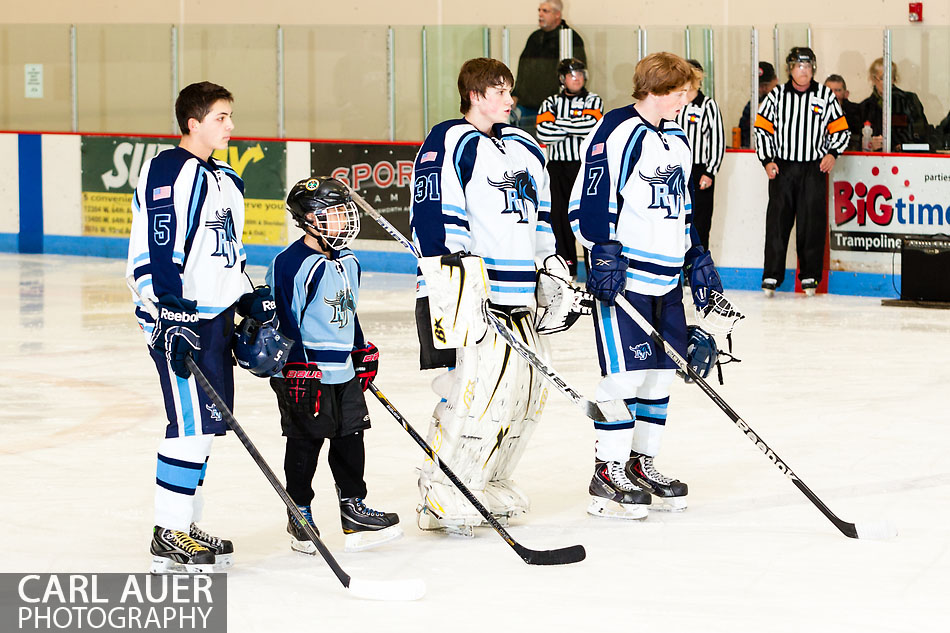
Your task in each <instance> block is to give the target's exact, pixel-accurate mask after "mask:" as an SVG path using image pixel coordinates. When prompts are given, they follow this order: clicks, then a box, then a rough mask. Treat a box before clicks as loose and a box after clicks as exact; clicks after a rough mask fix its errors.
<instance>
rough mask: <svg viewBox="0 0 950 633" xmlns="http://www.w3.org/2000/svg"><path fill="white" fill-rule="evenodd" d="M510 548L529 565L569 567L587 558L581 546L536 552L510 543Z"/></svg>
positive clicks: (518, 544)
mask: <svg viewBox="0 0 950 633" xmlns="http://www.w3.org/2000/svg"><path fill="white" fill-rule="evenodd" d="M511 547H512V548H514V550H515V551H516V552H518V556H520V557H521V559H522V560H524V562H526V563H528V564H529V565H570V564H571V563H579V562H581V561H582V560H584V559H585V558H587V550H585V549H584V546H583V545H571V546H569V547H562V548H561V549H545V550H536V549H528V548H527V547H524V546H523V545H521V544H520V543H512V544H511Z"/></svg>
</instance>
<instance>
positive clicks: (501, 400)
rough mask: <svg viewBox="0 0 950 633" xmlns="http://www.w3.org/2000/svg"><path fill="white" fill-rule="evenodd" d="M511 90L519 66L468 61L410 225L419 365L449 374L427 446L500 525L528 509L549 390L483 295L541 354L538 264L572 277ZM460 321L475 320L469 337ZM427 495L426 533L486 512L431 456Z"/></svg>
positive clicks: (470, 522) (454, 527)
mask: <svg viewBox="0 0 950 633" xmlns="http://www.w3.org/2000/svg"><path fill="white" fill-rule="evenodd" d="M512 83H513V77H512V75H511V71H509V70H508V68H507V67H506V66H505V65H504V64H502V63H501V62H499V61H497V60H493V59H487V58H478V59H471V60H468V61H467V62H465V64H463V66H462V69H461V71H460V73H459V80H458V85H459V95H460V98H461V107H460V110H461V112H462V114H463V118H461V119H455V120H450V121H445V122H443V123H440V124H438V125H436V126H435V127H434V128H433V129H432V131H431V132H430V133H429V135H428V136H427V137H426V140H425V142H424V143H423V145H422V147H421V148H420V150H419V154H418V155H417V156H416V161H415V166H414V168H413V187H414V196H413V202H412V209H411V220H410V223H411V227H412V235H413V240H414V242H415V245H416V248H417V249H418V251H419V252H420V253H421V257H420V259H419V266H420V276H419V282H418V286H417V287H418V292H417V303H416V318H417V327H418V331H419V340H420V347H421V355H420V364H421V366H422V369H432V368H437V367H447V368H449V372H448V373H446V374H443V375H441V376H439V377H438V378H436V379H435V381H433V389H434V390H435V391H436V393H437V394H439V396H440V397H441V398H442V400H441V402H440V404H439V405H438V406H437V407H436V411H435V413H434V415H433V420H432V425H431V427H430V431H429V443H430V444H431V445H432V446H433V447H435V448H436V450H437V451H438V453H439V457H440V459H442V460H443V461H444V462H445V463H446V464H448V465H449V466H450V467H451V468H452V470H453V471H455V473H456V474H457V475H458V476H459V478H460V479H462V481H463V482H464V483H465V484H466V486H468V487H469V488H470V489H471V490H472V491H473V492H474V493H475V495H476V496H478V497H479V498H480V499H481V500H483V501H484V502H485V505H486V506H487V507H488V508H489V509H490V510H491V511H492V513H493V514H494V515H496V516H498V517H500V518H503V519H504V518H507V517H509V516H511V515H514V514H519V513H522V512H524V511H526V510H527V509H528V499H527V497H526V496H525V494H524V493H523V492H522V491H521V490H519V489H518V488H517V486H515V485H514V483H513V482H512V481H511V473H512V471H513V470H514V467H515V465H516V464H517V462H518V459H519V458H520V456H521V453H522V451H523V450H524V447H525V445H526V443H527V441H528V438H529V436H530V434H531V432H532V430H533V428H534V426H535V424H536V422H537V420H538V418H539V416H540V413H541V408H542V407H543V404H544V396H545V395H546V392H547V390H546V388H545V386H544V385H542V384H541V383H540V379H539V378H538V377H537V372H533V371H531V369H530V368H529V366H528V365H527V364H526V363H525V362H524V361H522V360H521V358H520V357H518V356H517V355H516V354H514V353H510V350H508V348H507V347H506V346H505V344H504V342H503V341H501V340H500V339H499V340H495V336H494V335H493V334H492V333H490V332H489V333H487V334H486V325H485V324H484V322H482V321H481V319H480V317H479V313H478V309H479V304H480V301H479V300H478V296H477V295H478V294H479V293H480V294H481V296H482V297H485V296H487V298H488V299H489V300H490V301H491V305H492V306H493V308H494V309H496V310H497V312H498V315H499V317H501V318H502V319H503V320H506V321H507V323H508V325H509V326H510V327H512V329H513V330H514V331H515V332H516V333H517V335H518V336H520V337H522V338H523V339H524V340H525V342H526V344H527V345H529V346H530V347H532V348H533V349H535V350H536V351H537V353H539V354H540V355H542V356H544V355H545V348H546V346H545V345H544V344H543V343H542V342H541V341H540V340H539V339H538V335H537V331H536V328H535V323H534V308H535V280H536V277H537V269H538V268H539V267H541V266H543V265H544V264H545V260H546V259H549V258H550V259H549V262H548V263H549V264H550V265H553V262H555V261H557V262H558V267H559V270H560V271H563V272H562V274H566V265H565V264H564V263H563V260H560V259H559V258H557V257H556V256H555V255H554V235H553V233H552V231H551V225H550V198H549V193H548V179H547V172H546V171H545V169H544V154H543V153H542V151H541V148H540V147H539V146H538V144H537V142H536V141H535V140H534V139H533V138H532V137H531V136H530V135H528V134H526V133H525V132H523V131H522V130H520V129H518V128H516V127H512V126H509V125H507V124H506V122H507V121H508V115H509V113H510V110H511V107H512V104H513V101H512V98H511V86H512ZM423 273H424V274H423ZM460 277H464V280H463V281H462V282H461V286H462V287H463V288H464V289H465V291H466V292H472V293H475V299H474V300H473V301H472V302H471V303H468V302H467V299H464V297H463V296H462V295H460V294H459V286H460V284H459V283H457V282H456V281H453V280H458V279H459V278H460ZM486 286H487V289H486ZM463 294H464V293H463ZM465 296H468V295H465ZM457 302H458V303H457ZM446 304H451V306H450V308H449V310H450V311H452V312H453V314H454V315H455V316H454V317H453V318H454V319H455V320H454V321H453V323H454V324H455V325H454V327H453V324H450V323H449V321H448V319H443V318H441V317H440V316H439V315H438V314H436V310H437V309H439V306H442V305H446ZM456 306H462V307H461V309H456ZM430 308H431V311H430ZM460 322H465V323H467V324H469V325H471V328H472V329H471V335H470V336H466V332H464V331H461V330H462V329H463V328H461V327H460V326H459V325H458V323H460ZM455 339H458V341H459V342H458V343H455V342H453V340H455ZM479 340H481V343H479V344H477V345H476V344H475V343H476V342H477V341H479ZM419 488H420V492H421V495H422V505H421V506H420V508H419V525H420V527H422V528H423V529H439V528H444V529H447V530H448V531H452V532H457V533H462V534H465V535H472V534H473V528H474V526H476V525H478V524H479V523H480V522H481V520H482V517H481V516H480V515H479V514H478V512H477V511H476V510H475V509H474V508H473V507H472V506H471V505H470V504H469V502H468V501H467V500H465V498H464V497H463V496H462V495H461V494H460V493H458V491H457V490H456V489H455V488H454V487H453V486H452V484H451V483H450V482H449V481H448V480H447V479H446V478H445V477H444V475H443V474H442V473H441V471H440V469H439V468H437V467H435V465H434V464H433V463H432V462H431V461H427V463H426V464H425V465H424V466H423V468H422V473H421V476H420V479H419Z"/></svg>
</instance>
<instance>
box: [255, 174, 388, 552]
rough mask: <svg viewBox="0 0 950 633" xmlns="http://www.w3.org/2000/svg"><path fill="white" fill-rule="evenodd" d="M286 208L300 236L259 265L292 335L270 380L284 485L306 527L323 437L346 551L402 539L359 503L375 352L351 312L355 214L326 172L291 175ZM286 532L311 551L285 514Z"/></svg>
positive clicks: (284, 329) (355, 280)
mask: <svg viewBox="0 0 950 633" xmlns="http://www.w3.org/2000/svg"><path fill="white" fill-rule="evenodd" d="M287 210H288V211H289V212H290V214H291V215H292V216H293V218H294V220H296V221H297V225H298V226H300V228H301V229H303V231H304V235H303V237H301V238H300V239H299V240H297V241H296V242H294V243H293V244H291V245H290V246H288V247H287V248H286V249H284V251H283V252H281V253H280V255H278V256H277V257H276V258H275V259H274V261H273V263H272V264H271V266H270V269H269V270H268V271H267V280H268V283H269V284H270V285H271V287H273V288H274V297H275V300H276V303H277V314H278V323H279V329H280V331H281V333H282V334H284V335H286V336H287V337H288V338H291V339H293V340H294V341H298V342H297V343H296V344H295V345H294V346H293V348H292V349H291V350H290V355H289V358H288V362H287V364H286V365H285V367H284V372H283V373H284V375H283V377H274V378H271V387H272V388H273V390H274V392H275V393H276V394H277V405H278V407H279V409H280V423H281V428H282V430H283V434H284V435H285V436H286V437H287V446H286V452H285V454H284V474H285V476H286V478H287V492H288V494H289V495H290V497H291V498H292V499H293V500H294V503H296V504H297V507H298V508H299V509H300V511H301V513H303V515H304V516H305V517H306V518H307V520H308V521H309V522H310V523H311V525H313V514H312V510H311V507H310V503H311V501H312V499H313V496H314V492H313V488H312V481H313V476H314V474H315V472H316V468H317V458H318V456H319V454H320V449H321V447H322V446H323V442H324V439H329V440H330V450H329V456H328V458H327V461H328V462H329V464H330V470H331V472H332V473H333V479H334V481H335V482H336V489H337V494H338V497H339V504H340V519H341V523H342V526H343V532H344V533H345V534H346V535H347V537H346V546H345V549H346V551H357V550H360V549H366V548H368V547H373V546H376V545H379V544H381V543H384V542H387V541H390V540H393V539H396V538H399V537H400V536H402V530H401V528H400V527H399V525H398V523H399V517H398V516H396V515H395V514H393V513H389V512H379V511H377V510H373V509H372V508H369V507H367V506H366V504H365V503H364V501H363V499H364V498H365V497H366V482H365V481H364V480H363V470H364V465H365V449H364V446H363V431H364V430H366V429H368V428H369V426H370V420H369V412H368V410H367V408H366V400H365V398H364V396H363V392H364V391H365V390H366V388H367V387H368V385H369V382H370V381H371V380H373V378H374V377H375V376H376V371H377V367H378V364H379V351H378V350H377V349H376V346H375V345H373V344H372V343H370V342H368V341H366V340H365V339H364V338H363V331H362V328H361V327H360V323H359V319H358V317H357V316H356V304H357V302H358V299H359V281H360V266H359V262H358V261H357V259H356V255H354V253H353V251H351V250H349V249H348V248H347V246H348V245H349V244H350V242H352V241H353V239H354V238H355V237H356V234H357V233H359V228H360V224H359V216H358V214H357V211H356V205H355V204H354V203H353V201H352V200H351V199H350V195H349V192H348V190H347V189H346V186H345V185H343V183H341V182H339V181H338V180H335V179H333V178H308V179H306V180H301V181H300V182H298V183H297V184H296V185H294V186H293V188H292V189H291V190H290V193H289V194H288V195H287ZM288 514H289V513H288ZM314 527H316V526H314ZM287 531H288V532H289V533H290V535H291V537H292V538H291V547H292V548H293V549H294V550H297V551H300V552H304V553H307V554H315V553H316V551H317V550H316V546H315V545H314V544H313V542H312V541H310V539H309V538H308V537H307V534H306V532H305V531H304V530H303V528H302V527H301V526H299V525H297V524H296V523H295V522H294V521H293V519H292V518H291V520H290V521H289V522H288V524H287Z"/></svg>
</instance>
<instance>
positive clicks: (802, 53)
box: [785, 46, 818, 72]
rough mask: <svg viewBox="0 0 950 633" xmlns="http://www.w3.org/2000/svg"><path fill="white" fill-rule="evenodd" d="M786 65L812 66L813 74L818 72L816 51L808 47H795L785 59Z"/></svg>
mask: <svg viewBox="0 0 950 633" xmlns="http://www.w3.org/2000/svg"><path fill="white" fill-rule="evenodd" d="M785 63H786V64H806V63H807V64H811V69H812V72H817V71H818V58H817V57H815V51H813V50H811V49H810V48H808V47H807V46H795V47H793V48H792V50H790V51H789V52H788V57H786V58H785Z"/></svg>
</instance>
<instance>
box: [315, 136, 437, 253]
mask: <svg viewBox="0 0 950 633" xmlns="http://www.w3.org/2000/svg"><path fill="white" fill-rule="evenodd" d="M418 151H419V145H416V144H400V143H365V144H364V143H339V142H330V143H311V144H310V174H311V175H312V176H332V177H333V178H336V179H338V180H340V181H342V182H345V183H346V184H348V185H350V186H351V187H353V188H354V189H356V190H357V192H359V194H360V195H361V196H363V197H364V198H365V199H366V201H367V202H368V203H369V204H370V205H371V206H372V207H373V208H374V209H376V210H377V211H379V213H380V214H381V215H383V216H385V217H386V219H387V220H389V221H390V222H391V223H392V224H393V225H394V226H395V227H396V228H397V229H399V232H400V233H402V234H403V235H405V236H406V237H410V235H409V205H410V203H411V202H412V163H413V161H414V160H415V158H416V153H417V152H418ZM359 237H360V239H371V240H389V241H392V239H393V238H391V237H390V236H389V234H388V233H386V231H384V230H383V229H382V228H380V227H379V225H378V224H376V223H375V222H373V221H371V220H370V221H363V222H362V223H361V225H360V235H359Z"/></svg>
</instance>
